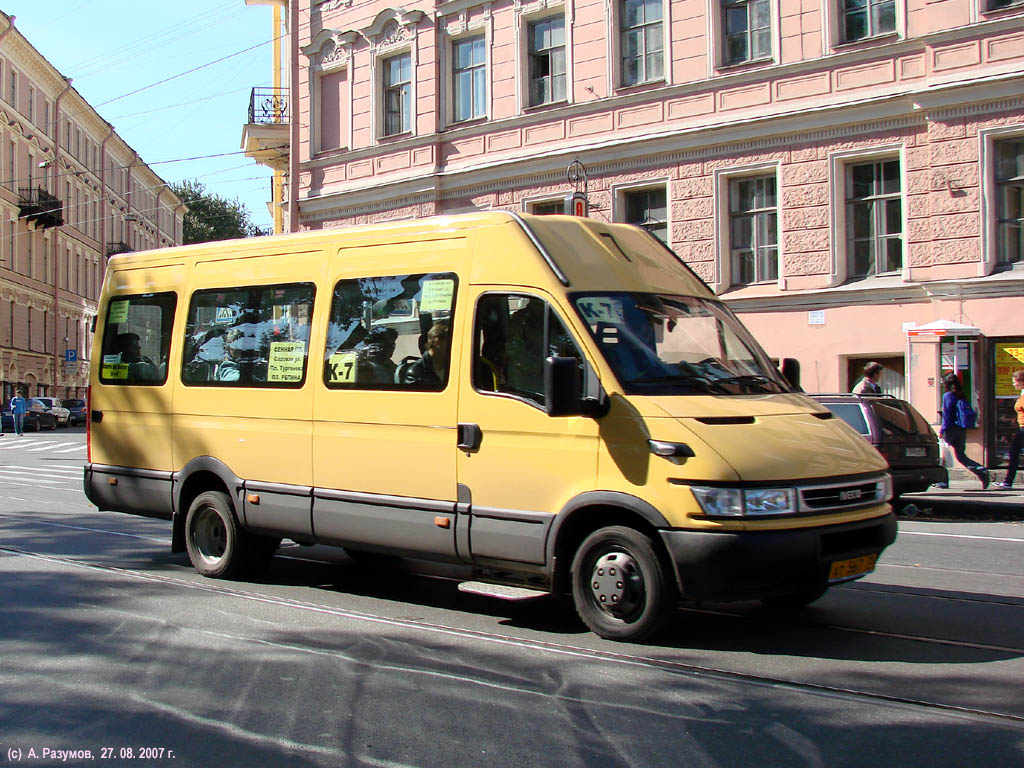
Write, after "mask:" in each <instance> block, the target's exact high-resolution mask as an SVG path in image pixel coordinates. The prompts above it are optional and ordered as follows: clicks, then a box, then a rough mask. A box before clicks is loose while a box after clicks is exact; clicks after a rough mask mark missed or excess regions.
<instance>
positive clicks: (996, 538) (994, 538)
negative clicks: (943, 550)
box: [899, 531, 1024, 544]
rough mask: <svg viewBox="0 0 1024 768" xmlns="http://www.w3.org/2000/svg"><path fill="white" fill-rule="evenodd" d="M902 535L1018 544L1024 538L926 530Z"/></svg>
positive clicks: (901, 534) (1023, 540)
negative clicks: (929, 531)
mask: <svg viewBox="0 0 1024 768" xmlns="http://www.w3.org/2000/svg"><path fill="white" fill-rule="evenodd" d="M899 535H900V536H940V537H943V538H947V539H983V540H985V541H1014V542H1017V543H1018V544H1019V543H1021V542H1024V539H1012V538H1009V537H1006V536H977V535H975V534H973V533H928V532H926V531H900V533H899Z"/></svg>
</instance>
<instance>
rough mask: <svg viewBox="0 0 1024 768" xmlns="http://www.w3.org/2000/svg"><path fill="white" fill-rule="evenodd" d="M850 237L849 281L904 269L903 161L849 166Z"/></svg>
mask: <svg viewBox="0 0 1024 768" xmlns="http://www.w3.org/2000/svg"><path fill="white" fill-rule="evenodd" d="M846 233H847V258H848V259H849V266H848V276H849V277H870V276H872V275H876V274H881V273H883V272H898V271H899V270H900V269H902V268H903V201H902V199H901V197H900V162H899V160H881V161H878V162H873V163H862V164H858V165H850V166H847V169H846Z"/></svg>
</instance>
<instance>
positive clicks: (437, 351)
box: [395, 320, 451, 390]
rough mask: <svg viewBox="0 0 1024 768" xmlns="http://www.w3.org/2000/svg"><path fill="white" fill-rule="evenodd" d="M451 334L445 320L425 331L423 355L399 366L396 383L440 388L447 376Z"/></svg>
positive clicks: (416, 387) (417, 387) (411, 386)
mask: <svg viewBox="0 0 1024 768" xmlns="http://www.w3.org/2000/svg"><path fill="white" fill-rule="evenodd" d="M450 349H451V334H450V328H449V325H448V321H447V320H439V321H438V322H436V323H434V324H433V325H432V326H430V330H429V331H427V344H426V350H425V351H424V352H423V356H422V357H421V358H419V359H418V360H415V361H412V362H409V364H407V365H404V366H401V367H399V369H398V372H397V373H396V374H395V378H396V380H397V383H399V384H406V385H409V386H410V388H413V389H428V390H430V389H441V386H442V385H443V384H444V382H445V379H447V377H448V357H449V351H450Z"/></svg>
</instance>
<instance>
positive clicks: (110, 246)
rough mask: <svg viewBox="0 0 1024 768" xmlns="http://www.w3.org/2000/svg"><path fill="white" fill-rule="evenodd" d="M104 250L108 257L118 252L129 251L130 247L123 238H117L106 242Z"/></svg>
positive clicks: (130, 250)
mask: <svg viewBox="0 0 1024 768" xmlns="http://www.w3.org/2000/svg"><path fill="white" fill-rule="evenodd" d="M105 252H106V255H107V258H108V259H109V258H110V257H111V256H117V254H119V253H131V252H132V247H131V246H130V245H128V243H126V242H124V241H123V240H117V241H115V242H112V243H107V247H106V250H105Z"/></svg>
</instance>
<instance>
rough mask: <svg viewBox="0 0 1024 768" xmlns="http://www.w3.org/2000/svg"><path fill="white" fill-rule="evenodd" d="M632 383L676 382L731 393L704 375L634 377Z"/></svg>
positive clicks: (711, 390)
mask: <svg viewBox="0 0 1024 768" xmlns="http://www.w3.org/2000/svg"><path fill="white" fill-rule="evenodd" d="M629 383H630V384H674V385H678V386H690V387H694V385H697V386H696V387H694V388H695V389H700V390H702V391H704V392H720V393H722V394H725V395H728V394H730V392H729V390H727V389H725V388H724V387H723V386H722V385H721V384H720V383H719V382H718V381H716V380H714V379H706V378H704V377H703V376H683V375H679V374H670V375H667V376H644V377H643V378H640V379H633V380H632V381H630V382H629Z"/></svg>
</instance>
